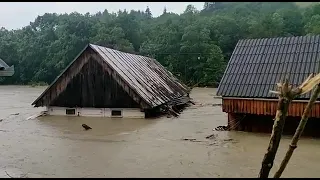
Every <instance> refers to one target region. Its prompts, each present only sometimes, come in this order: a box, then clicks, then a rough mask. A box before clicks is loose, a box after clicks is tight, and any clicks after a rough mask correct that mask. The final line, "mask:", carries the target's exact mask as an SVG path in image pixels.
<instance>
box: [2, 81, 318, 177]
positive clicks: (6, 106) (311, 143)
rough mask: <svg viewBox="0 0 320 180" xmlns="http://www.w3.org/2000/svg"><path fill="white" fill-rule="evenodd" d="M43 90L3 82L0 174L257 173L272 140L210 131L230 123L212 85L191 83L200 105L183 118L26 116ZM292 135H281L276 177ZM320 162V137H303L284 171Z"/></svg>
mask: <svg viewBox="0 0 320 180" xmlns="http://www.w3.org/2000/svg"><path fill="white" fill-rule="evenodd" d="M43 90H44V88H43V87H41V88H32V87H25V86H0V118H1V119H3V121H2V122H0V142H1V156H0V177H8V176H7V174H6V172H7V173H8V174H9V175H10V176H13V177H19V176H22V175H26V176H27V177H257V175H258V173H259V170H260V167H261V160H262V158H263V155H264V153H265V151H266V148H267V145H268V141H269V134H255V133H246V132H217V131H212V129H213V128H215V127H216V126H219V125H226V124H227V116H226V114H225V113H223V112H222V111H221V107H220V106H212V105H211V104H212V103H221V100H219V99H214V98H213V95H214V94H215V92H216V90H215V89H210V88H196V89H194V90H193V92H192V94H191V96H192V98H193V99H194V101H195V102H197V104H196V105H194V106H191V107H189V108H187V109H186V110H185V111H184V112H183V113H182V114H181V116H180V117H178V118H167V117H163V118H159V119H108V118H83V117H53V116H46V117H41V118H37V119H29V120H27V118H28V117H30V116H32V115H34V114H37V113H39V112H40V111H42V110H43V109H42V108H33V107H32V106H31V103H32V102H33V101H34V100H35V99H36V98H37V97H38V96H39V95H40V93H41V92H42V91H43ZM200 103H201V104H200ZM17 113H19V114H17ZM82 123H86V124H88V125H89V126H91V127H92V128H93V129H92V130H90V131H84V130H83V128H82V127H81V124H82ZM213 133H214V134H215V138H213V139H210V140H208V139H206V138H205V137H206V136H208V135H210V134H213ZM183 138H194V139H196V141H195V142H191V141H184V140H182V139H183ZM289 141H290V137H284V138H283V140H282V141H281V146H280V149H279V152H278V156H277V161H276V162H275V165H274V168H273V171H271V175H273V174H274V172H275V170H276V169H277V167H278V165H279V163H280V160H281V159H282V157H283V156H284V154H285V151H286V150H287V147H288V144H289ZM319 163H320V140H316V139H310V138H303V139H302V140H300V142H299V144H298V148H297V149H296V151H295V152H294V154H293V157H292V158H291V161H290V162H289V164H288V166H287V169H286V170H285V172H284V173H283V177H320V168H319V166H318V164H319Z"/></svg>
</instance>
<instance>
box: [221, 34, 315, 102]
mask: <svg viewBox="0 0 320 180" xmlns="http://www.w3.org/2000/svg"><path fill="white" fill-rule="evenodd" d="M319 44H320V38H319V35H317V36H299V37H279V38H263V39H243V40H239V41H238V43H237V45H236V47H235V49H234V51H233V53H232V56H231V58H230V61H229V63H228V66H227V69H226V70H225V73H224V75H223V77H222V79H221V82H220V85H219V88H218V91H217V95H219V96H225V97H249V98H275V97H276V95H274V94H270V93H269V90H274V89H275V88H276V86H275V85H276V83H278V82H280V80H281V79H282V78H284V76H285V75H286V74H287V75H288V78H289V81H290V83H291V84H293V85H294V86H297V85H300V84H301V83H302V82H303V81H304V80H305V79H306V78H307V77H308V76H309V75H310V74H311V73H319V65H320V64H319V62H320V61H319V58H320V47H319ZM309 97H310V93H308V94H306V95H303V96H301V97H300V98H309Z"/></svg>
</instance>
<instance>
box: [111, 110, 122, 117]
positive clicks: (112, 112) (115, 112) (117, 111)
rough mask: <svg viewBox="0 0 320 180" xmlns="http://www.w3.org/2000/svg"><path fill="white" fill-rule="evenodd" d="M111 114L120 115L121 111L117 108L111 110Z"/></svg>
mask: <svg viewBox="0 0 320 180" xmlns="http://www.w3.org/2000/svg"><path fill="white" fill-rule="evenodd" d="M111 116H122V112H121V111H119V110H112V111H111Z"/></svg>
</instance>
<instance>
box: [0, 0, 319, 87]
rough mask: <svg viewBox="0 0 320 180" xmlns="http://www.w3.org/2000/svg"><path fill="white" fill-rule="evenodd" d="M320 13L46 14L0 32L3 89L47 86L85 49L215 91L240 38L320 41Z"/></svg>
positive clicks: (219, 9) (236, 6)
mask: <svg viewBox="0 0 320 180" xmlns="http://www.w3.org/2000/svg"><path fill="white" fill-rule="evenodd" d="M319 22H320V5H319V4H314V5H312V6H310V7H306V8H299V7H297V6H296V4H295V3H292V2H205V3H204V7H203V9H202V10H200V11H199V10H197V9H196V8H195V7H194V6H193V5H188V6H187V7H186V9H185V11H184V13H182V14H180V15H178V14H175V13H171V12H167V9H166V8H164V10H163V14H162V15H160V16H159V17H153V16H152V13H151V10H150V8H149V7H147V8H146V10H145V11H135V10H131V11H127V10H123V11H120V10H119V11H118V12H117V13H110V12H108V10H104V11H103V12H98V13H96V14H89V13H86V14H80V13H77V12H74V13H70V14H56V13H45V14H43V15H42V16H38V17H37V18H36V19H35V20H34V21H33V22H31V23H30V25H28V26H25V27H23V28H21V29H17V30H11V31H9V30H7V29H5V28H1V29H0V58H2V59H3V60H5V61H6V62H7V63H8V64H9V65H14V66H15V74H14V76H13V77H10V78H3V79H0V82H1V83H2V84H27V83H30V82H46V83H51V82H52V81H53V80H54V79H55V77H56V76H57V75H58V74H59V73H61V71H62V70H63V69H64V68H65V67H66V66H67V65H68V64H69V63H70V62H71V61H72V60H73V59H74V58H75V57H76V55H77V54H78V53H79V52H80V51H81V50H82V49H83V48H84V47H85V45H86V44H88V43H93V44H98V45H103V46H107V47H110V48H114V49H118V50H121V51H126V52H132V53H136V54H141V55H146V56H150V57H154V58H156V59H157V60H158V61H159V62H160V63H161V64H163V65H164V66H165V67H166V68H167V69H168V70H170V71H171V72H172V73H173V74H175V75H176V76H177V77H179V78H180V79H181V80H182V81H184V82H185V83H186V84H188V85H190V86H195V85H198V86H208V85H210V86H211V85H213V86H215V85H217V83H219V81H220V79H221V77H222V75H223V72H224V69H225V67H226V65H227V62H228V60H229V58H230V56H231V54H232V51H233V49H234V46H235V45H236V43H237V42H238V40H239V39H243V38H270V37H278V36H301V35H306V34H320V23H319Z"/></svg>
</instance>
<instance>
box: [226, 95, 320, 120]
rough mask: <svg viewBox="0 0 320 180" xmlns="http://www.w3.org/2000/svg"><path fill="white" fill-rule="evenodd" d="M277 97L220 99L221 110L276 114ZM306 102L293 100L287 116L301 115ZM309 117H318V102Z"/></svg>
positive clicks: (319, 111) (319, 114) (319, 116)
mask: <svg viewBox="0 0 320 180" xmlns="http://www.w3.org/2000/svg"><path fill="white" fill-rule="evenodd" d="M277 104H278V101H277V99H264V100H263V99H241V98H238V99H231V98H230V99H222V110H223V112H226V113H244V114H256V115H271V116H274V115H276V111H277ZM306 106H307V102H301V101H293V102H292V103H291V104H290V106H289V110H288V116H292V117H299V116H302V114H303V111H304V108H305V107H306ZM310 117H315V118H320V103H319V102H316V103H315V104H314V106H313V108H312V110H311V113H310Z"/></svg>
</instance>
